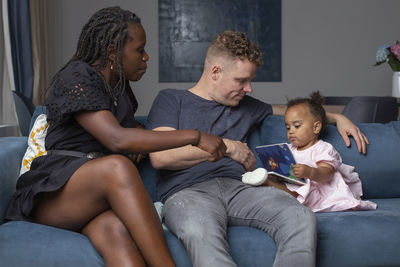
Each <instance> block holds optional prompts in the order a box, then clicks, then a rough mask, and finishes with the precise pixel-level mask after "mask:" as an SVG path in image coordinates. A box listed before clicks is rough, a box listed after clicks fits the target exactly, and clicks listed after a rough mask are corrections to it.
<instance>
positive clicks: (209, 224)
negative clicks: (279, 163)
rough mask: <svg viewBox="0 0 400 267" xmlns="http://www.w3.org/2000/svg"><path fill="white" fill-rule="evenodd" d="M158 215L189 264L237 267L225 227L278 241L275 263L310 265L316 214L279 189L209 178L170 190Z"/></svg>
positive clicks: (313, 258) (286, 266) (312, 257)
mask: <svg viewBox="0 0 400 267" xmlns="http://www.w3.org/2000/svg"><path fill="white" fill-rule="evenodd" d="M162 213H163V219H164V222H165V224H166V225H167V227H168V229H169V230H170V231H171V232H173V233H174V234H175V235H176V236H177V237H178V238H179V240H181V242H182V243H183V245H184V246H185V248H186V250H187V252H188V254H189V256H190V258H191V260H192V263H193V266H194V267H201V266H204V267H210V266H218V267H223V266H236V264H235V262H234V261H233V259H232V257H231V255H230V254H229V247H228V242H227V239H226V232H227V227H228V225H229V226H250V227H254V228H257V229H260V230H262V231H264V232H266V233H268V234H269V235H270V236H271V237H272V238H273V239H274V240H275V243H276V245H277V253H276V256H275V262H274V266H284V267H288V266H315V258H316V255H315V253H316V230H317V226H316V224H317V220H316V217H315V215H314V213H313V212H312V211H311V210H309V209H308V208H306V207H304V206H303V205H302V204H300V203H299V202H298V201H297V200H296V199H295V198H293V197H292V196H291V195H289V194H288V193H286V192H284V191H282V190H280V189H276V188H273V187H266V186H260V187H252V186H249V185H245V184H243V183H242V182H241V181H239V180H236V179H231V178H214V179H211V180H208V181H205V182H202V183H199V184H195V185H193V186H190V187H188V188H185V189H183V190H181V191H179V192H177V193H175V194H173V195H172V196H171V197H169V198H168V199H167V201H166V202H165V204H164V206H163V211H162Z"/></svg>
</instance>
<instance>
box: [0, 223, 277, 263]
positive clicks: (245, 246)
mask: <svg viewBox="0 0 400 267" xmlns="http://www.w3.org/2000/svg"><path fill="white" fill-rule="evenodd" d="M165 235H166V239H167V242H168V247H169V249H170V251H171V254H172V257H173V258H174V261H175V263H176V265H177V266H179V267H191V266H192V264H191V261H190V258H189V256H188V255H187V252H186V250H185V249H184V247H183V245H182V244H181V242H180V241H179V240H178V239H177V238H176V237H175V235H173V234H172V233H170V232H168V231H165ZM228 240H229V243H230V248H231V253H232V257H233V258H234V260H235V261H236V263H237V264H238V266H243V267H245V266H271V265H272V264H273V261H274V255H275V251H276V247H275V243H274V241H273V240H272V239H271V238H270V237H269V236H268V235H266V234H265V233H263V232H262V231H260V230H256V229H253V228H249V227H230V228H229V229H228ZM271 252H272V253H271ZM0 266H7V267H24V266H27V267H28V266H29V267H36V266H37V267H42V266H60V267H62V266H66V267H67V266H68V267H69V266H88V267H90V266H104V262H103V258H102V257H101V256H100V255H99V254H98V252H97V251H96V250H95V249H94V248H93V246H92V245H91V243H90V241H89V239H88V238H86V237H85V236H84V235H82V234H79V233H75V232H71V231H67V230H63V229H58V228H54V227H50V226H45V225H40V224H36V223H29V222H22V221H13V222H8V223H5V224H3V225H1V226H0Z"/></svg>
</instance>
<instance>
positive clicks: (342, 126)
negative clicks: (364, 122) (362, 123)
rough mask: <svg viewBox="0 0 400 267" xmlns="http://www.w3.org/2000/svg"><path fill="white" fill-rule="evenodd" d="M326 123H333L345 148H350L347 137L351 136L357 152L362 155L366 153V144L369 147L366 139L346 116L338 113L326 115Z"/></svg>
mask: <svg viewBox="0 0 400 267" xmlns="http://www.w3.org/2000/svg"><path fill="white" fill-rule="evenodd" d="M326 115H327V118H328V122H329V123H335V122H336V127H337V130H338V132H339V133H340V135H341V136H342V138H343V140H344V143H345V144H346V146H347V147H348V146H350V144H351V142H350V139H349V135H351V136H353V138H354V141H355V142H356V144H357V148H358V152H361V153H363V154H366V153H367V144H368V145H369V141H368V138H367V137H366V136H365V135H364V134H363V133H362V132H361V131H360V128H358V127H357V126H356V125H355V124H354V123H352V122H351V121H350V120H349V119H348V118H347V117H346V116H344V115H342V114H338V113H328V112H327V113H326Z"/></svg>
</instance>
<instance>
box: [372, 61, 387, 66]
mask: <svg viewBox="0 0 400 267" xmlns="http://www.w3.org/2000/svg"><path fill="white" fill-rule="evenodd" d="M383 63H386V61H381V62H376V63H375V65H374V66H379V65H382V64H383Z"/></svg>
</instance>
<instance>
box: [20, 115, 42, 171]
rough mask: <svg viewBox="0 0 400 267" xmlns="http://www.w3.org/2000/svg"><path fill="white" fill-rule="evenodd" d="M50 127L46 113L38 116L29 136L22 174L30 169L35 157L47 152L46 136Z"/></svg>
mask: <svg viewBox="0 0 400 267" xmlns="http://www.w3.org/2000/svg"><path fill="white" fill-rule="evenodd" d="M48 127H49V124H48V123H47V116H46V114H40V115H39V116H38V117H37V118H36V120H35V122H34V124H33V126H32V129H31V131H30V133H29V136H28V148H27V149H26V152H25V155H24V157H23V159H22V164H21V170H20V175H22V174H24V173H25V172H27V171H29V170H30V168H31V163H32V161H33V160H34V159H35V158H37V157H40V156H43V155H46V154H47V151H46V148H45V138H46V134H47V128H48Z"/></svg>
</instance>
